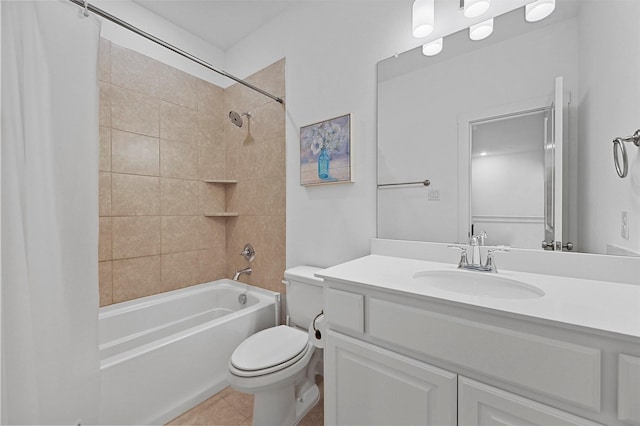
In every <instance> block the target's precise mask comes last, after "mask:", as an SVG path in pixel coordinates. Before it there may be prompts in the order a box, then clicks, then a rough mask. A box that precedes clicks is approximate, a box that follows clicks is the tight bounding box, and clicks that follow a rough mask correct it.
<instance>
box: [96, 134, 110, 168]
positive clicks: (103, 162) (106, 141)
mask: <svg viewBox="0 0 640 426" xmlns="http://www.w3.org/2000/svg"><path fill="white" fill-rule="evenodd" d="M98 170H100V171H103V172H110V171H111V129H110V128H109V127H100V160H99V161H98Z"/></svg>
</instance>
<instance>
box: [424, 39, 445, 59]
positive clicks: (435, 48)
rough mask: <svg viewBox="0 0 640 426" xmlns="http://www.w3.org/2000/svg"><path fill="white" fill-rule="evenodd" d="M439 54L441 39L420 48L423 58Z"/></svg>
mask: <svg viewBox="0 0 640 426" xmlns="http://www.w3.org/2000/svg"><path fill="white" fill-rule="evenodd" d="M440 52H442V37H440V38H439V39H436V40H433V41H431V42H429V43H427V44H425V45H423V46H422V54H423V55H425V56H434V55H437V54H438V53H440Z"/></svg>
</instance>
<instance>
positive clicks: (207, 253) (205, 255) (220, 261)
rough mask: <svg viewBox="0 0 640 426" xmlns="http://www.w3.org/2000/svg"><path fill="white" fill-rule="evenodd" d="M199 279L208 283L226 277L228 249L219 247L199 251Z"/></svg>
mask: <svg viewBox="0 0 640 426" xmlns="http://www.w3.org/2000/svg"><path fill="white" fill-rule="evenodd" d="M198 266H199V273H200V275H199V281H200V282H203V283H206V282H209V281H215V280H219V279H222V278H226V277H227V275H226V251H225V248H224V247H217V248H212V249H208V250H200V251H199V252H198Z"/></svg>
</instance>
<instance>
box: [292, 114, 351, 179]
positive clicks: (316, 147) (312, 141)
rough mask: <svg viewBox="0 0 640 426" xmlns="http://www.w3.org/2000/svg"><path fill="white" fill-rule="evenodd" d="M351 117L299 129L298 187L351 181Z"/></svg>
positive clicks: (346, 116)
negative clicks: (299, 185)
mask: <svg viewBox="0 0 640 426" xmlns="http://www.w3.org/2000/svg"><path fill="white" fill-rule="evenodd" d="M351 172H352V170H351V114H346V115H342V116H340V117H335V118H331V119H329V120H324V121H321V122H319V123H315V124H309V125H308V126H304V127H301V128H300V184H301V185H303V186H308V185H321V184H325V183H343V182H352V176H351Z"/></svg>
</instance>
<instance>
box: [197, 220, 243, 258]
mask: <svg viewBox="0 0 640 426" xmlns="http://www.w3.org/2000/svg"><path fill="white" fill-rule="evenodd" d="M199 220H200V224H199V230H198V237H199V241H198V248H200V249H209V248H214V247H215V248H224V247H226V235H225V226H226V221H227V219H224V218H219V217H203V216H201V217H200V218H199ZM238 253H239V252H238Z"/></svg>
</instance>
